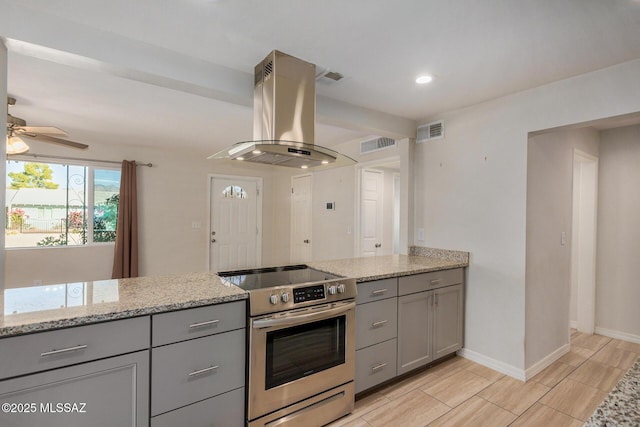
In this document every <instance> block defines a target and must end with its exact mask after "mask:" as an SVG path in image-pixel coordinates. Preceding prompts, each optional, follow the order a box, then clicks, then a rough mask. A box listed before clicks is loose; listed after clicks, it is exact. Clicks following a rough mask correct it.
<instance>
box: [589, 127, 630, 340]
mask: <svg viewBox="0 0 640 427" xmlns="http://www.w3.org/2000/svg"><path fill="white" fill-rule="evenodd" d="M600 138H601V139H600V141H601V144H600V162H599V183H598V195H599V200H598V242H597V244H598V256H597V263H596V330H598V329H606V330H607V332H609V333H611V332H614V333H616V334H617V335H620V336H624V337H625V338H627V339H632V340H635V341H636V342H640V310H638V301H640V280H639V278H640V263H638V254H640V191H639V185H640V168H639V165H640V126H629V127H624V128H618V129H611V130H606V131H602V132H601V133H600Z"/></svg>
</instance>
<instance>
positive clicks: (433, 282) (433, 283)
mask: <svg viewBox="0 0 640 427" xmlns="http://www.w3.org/2000/svg"><path fill="white" fill-rule="evenodd" d="M440 282H442V279H433V280H432V281H431V284H432V285H439V284H440Z"/></svg>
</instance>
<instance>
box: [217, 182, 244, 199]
mask: <svg viewBox="0 0 640 427" xmlns="http://www.w3.org/2000/svg"><path fill="white" fill-rule="evenodd" d="M222 197H224V198H225V199H246V198H247V192H246V191H245V189H244V188H242V187H240V186H238V185H230V186H228V187H227V188H225V189H224V190H222Z"/></svg>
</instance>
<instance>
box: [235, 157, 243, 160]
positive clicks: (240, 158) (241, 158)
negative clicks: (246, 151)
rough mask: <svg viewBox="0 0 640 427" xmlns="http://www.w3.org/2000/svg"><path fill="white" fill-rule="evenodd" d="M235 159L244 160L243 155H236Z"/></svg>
mask: <svg viewBox="0 0 640 427" xmlns="http://www.w3.org/2000/svg"><path fill="white" fill-rule="evenodd" d="M236 160H244V157H236Z"/></svg>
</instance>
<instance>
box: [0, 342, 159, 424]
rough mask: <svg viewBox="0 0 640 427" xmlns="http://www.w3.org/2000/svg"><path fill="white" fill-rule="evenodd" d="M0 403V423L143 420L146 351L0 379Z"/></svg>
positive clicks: (146, 401)
mask: <svg viewBox="0 0 640 427" xmlns="http://www.w3.org/2000/svg"><path fill="white" fill-rule="evenodd" d="M147 335H148V331H147ZM3 363H5V361H4V360H3ZM0 403H2V404H3V408H4V407H5V406H4V404H9V408H12V407H13V408H15V410H16V412H17V413H11V412H5V411H3V412H2V413H0V425H2V426H3V427H24V426H48V427H85V426H91V427H112V426H123V427H124V426H147V425H148V424H149V351H148V350H144V351H139V352H136V353H130V354H126V355H123V356H116V357H110V358H107V359H102V360H98V361H94V362H87V363H82V364H79V365H74V366H68V367H65V368H58V369H54V370H50V371H46V372H41V373H37V374H32V375H26V376H22V377H18V378H14V379H11V380H6V381H2V382H0ZM12 405H13V406H12ZM19 405H22V406H19ZM25 405H29V406H28V407H26V406H25ZM25 410H26V411H29V412H25ZM18 412H19V413H18Z"/></svg>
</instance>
